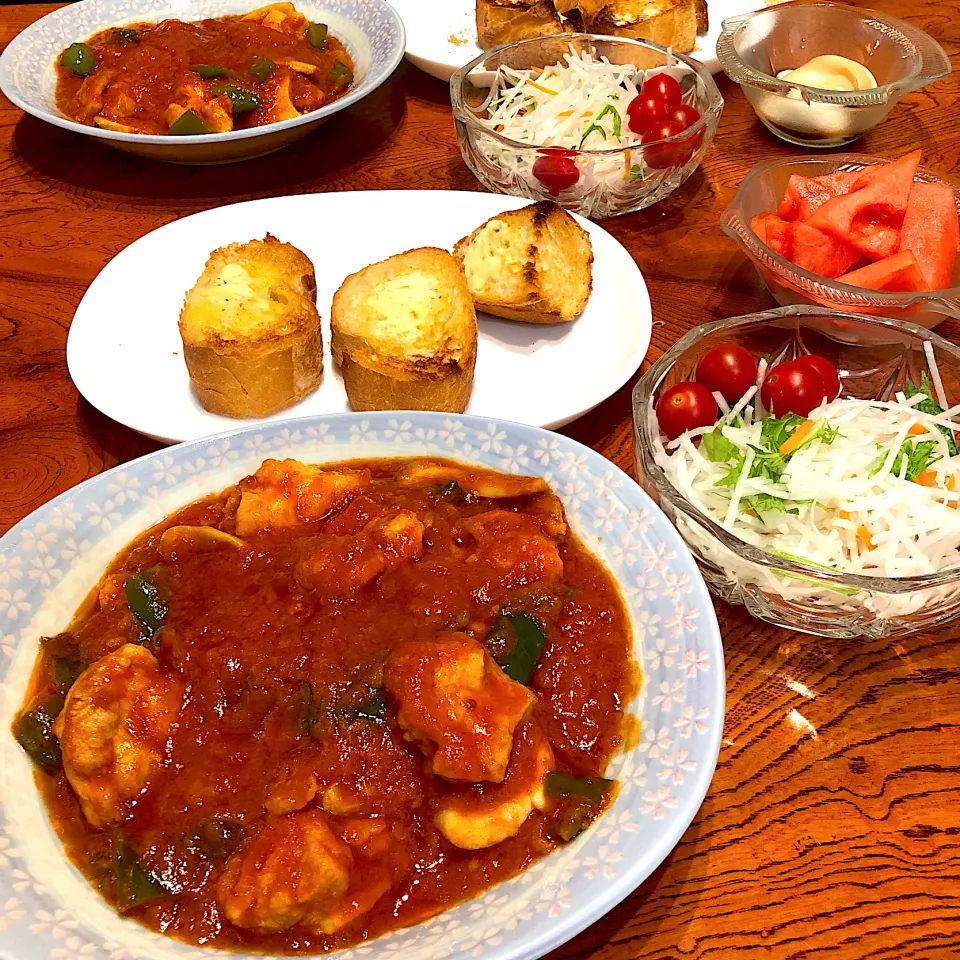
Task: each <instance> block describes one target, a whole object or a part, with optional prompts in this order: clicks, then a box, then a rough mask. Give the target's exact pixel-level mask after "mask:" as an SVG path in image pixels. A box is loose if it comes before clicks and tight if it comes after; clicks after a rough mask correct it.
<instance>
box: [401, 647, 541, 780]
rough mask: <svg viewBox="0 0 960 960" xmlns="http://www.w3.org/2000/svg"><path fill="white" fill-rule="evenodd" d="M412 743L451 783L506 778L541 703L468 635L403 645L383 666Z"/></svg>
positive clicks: (438, 774)
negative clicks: (520, 728) (516, 743)
mask: <svg viewBox="0 0 960 960" xmlns="http://www.w3.org/2000/svg"><path fill="white" fill-rule="evenodd" d="M384 686H385V687H386V690H387V693H388V694H389V695H390V697H391V698H392V699H393V700H394V702H395V703H396V704H397V708H398V717H397V719H398V721H399V723H400V726H401V728H402V729H403V730H404V732H405V735H406V737H407V739H408V740H413V741H416V742H417V743H418V744H419V745H420V747H421V748H422V749H423V751H424V752H425V753H426V754H427V756H428V757H430V767H431V769H432V770H433V772H434V773H435V774H436V775H437V776H439V777H444V778H445V779H447V780H468V781H470V782H474V783H476V782H478V781H481V780H491V781H493V782H494V783H499V782H501V781H502V780H503V778H504V775H505V774H506V771H507V764H508V763H509V761H510V751H511V749H512V748H513V733H514V730H515V729H516V728H517V725H518V724H519V723H520V722H521V720H522V719H523V718H524V716H525V715H526V714H527V712H528V711H529V710H530V708H531V707H532V706H533V704H534V703H535V701H536V697H535V696H534V694H533V693H532V692H531V691H530V690H528V689H527V688H526V687H525V686H523V684H520V683H517V682H516V681H515V680H511V679H510V678H509V677H508V676H507V675H506V674H505V673H504V672H503V670H501V669H500V667H498V666H497V664H496V663H495V662H494V660H493V658H492V657H491V656H490V654H488V653H487V652H486V650H485V649H484V647H483V646H482V645H481V644H480V643H478V642H477V641H476V640H474V639H473V638H472V637H470V636H469V635H468V634H465V633H452V634H448V635H447V636H446V637H444V638H442V639H440V640H429V641H419V640H415V641H410V642H408V643H404V644H402V645H401V646H400V647H398V648H397V649H396V650H395V651H394V653H393V654H392V655H391V656H390V659H389V660H388V661H387V663H386V667H385V668H384Z"/></svg>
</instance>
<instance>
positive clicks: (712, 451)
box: [700, 424, 743, 463]
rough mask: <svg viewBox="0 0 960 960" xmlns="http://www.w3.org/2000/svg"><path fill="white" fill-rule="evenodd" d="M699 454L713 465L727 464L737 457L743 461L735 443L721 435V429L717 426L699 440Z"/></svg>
mask: <svg viewBox="0 0 960 960" xmlns="http://www.w3.org/2000/svg"><path fill="white" fill-rule="evenodd" d="M700 452H701V453H702V454H703V455H704V456H705V457H706V458H707V459H708V460H710V461H712V462H713V463H729V462H730V461H731V460H735V459H736V458H737V457H739V458H740V460H741V462H742V461H743V455H742V454H741V453H740V450H739V448H738V447H737V445H736V444H735V443H733V442H732V441H730V440H728V439H727V438H726V437H725V436H724V435H723V427H722V426H720V424H717V426H715V427H714V428H713V430H712V431H711V432H710V433H705V434H703V436H701V438H700Z"/></svg>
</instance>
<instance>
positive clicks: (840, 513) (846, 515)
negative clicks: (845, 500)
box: [837, 510, 850, 520]
mask: <svg viewBox="0 0 960 960" xmlns="http://www.w3.org/2000/svg"><path fill="white" fill-rule="evenodd" d="M837 516H838V517H839V518H840V519H841V520H849V519H850V514H849V513H847V511H846V510H838V511H837Z"/></svg>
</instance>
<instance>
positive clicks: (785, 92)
mask: <svg viewBox="0 0 960 960" xmlns="http://www.w3.org/2000/svg"><path fill="white" fill-rule="evenodd" d="M825 54H835V55H838V56H842V57H847V58H848V59H850V60H854V61H856V62H857V63H861V64H863V65H864V66H865V67H867V69H869V70H870V72H871V73H872V74H873V75H874V77H875V79H876V81H877V87H876V89H873V90H862V91H853V92H849V91H835V90H823V89H820V88H818V87H809V86H807V85H806V84H801V83H791V82H790V81H788V80H778V79H777V74H778V73H780V72H781V71H783V70H792V69H795V68H796V67H799V66H802V65H803V64H804V63H806V62H807V61H808V60H812V59H813V58H814V57H818V56H821V55H825ZM717 57H718V59H719V60H720V63H721V65H722V66H723V70H724V72H725V73H726V75H727V76H728V77H729V78H730V79H731V80H733V81H734V82H735V83H739V84H740V86H741V87H742V88H743V92H744V95H745V96H746V98H747V100H749V101H750V104H751V106H752V107H753V109H754V110H755V111H756V114H757V116H758V117H759V118H760V121H761V123H763V124H764V126H766V127H767V129H768V130H770V131H771V132H772V133H774V134H776V136H778V137H780V139H781V140H786V141H787V143H795V144H799V145H800V146H804V147H839V146H842V145H843V144H845V143H850V142H851V141H852V140H856V139H857V137H859V136H860V135H861V134H863V133H866V131H867V130H870V129H872V128H873V127H875V126H876V125H877V124H878V123H879V122H880V121H881V120H882V119H883V118H884V117H885V116H886V115H887V114H888V113H889V112H890V111H891V110H892V109H893V107H894V106H895V105H896V103H897V101H898V100H899V99H900V98H901V97H902V96H903V95H904V94H905V93H909V92H910V91H911V90H916V89H917V88H918V87H923V86H925V85H926V84H928V83H931V82H932V81H934V80H939V79H940V78H941V77H945V76H946V75H947V74H948V73H949V72H950V60H949V59H948V58H947V55H946V54H945V53H944V52H943V48H942V47H941V46H940V44H938V43H937V42H936V40H934V39H933V37H931V36H929V35H928V34H926V33H924V32H923V31H922V30H918V29H917V28H916V27H912V26H910V24H908V23H904V21H903V20H898V19H897V18H896V17H890V16H888V15H887V14H885V13H878V12H877V11H875V10H867V9H864V8H861V7H848V6H838V5H835V4H832V3H788V4H783V5H778V6H775V7H770V8H769V9H766V10H759V11H757V12H755V13H748V14H744V15H743V16H739V17H730V18H729V19H727V20H724V21H723V30H722V33H721V35H720V39H719V40H718V41H717Z"/></svg>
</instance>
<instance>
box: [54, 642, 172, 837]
mask: <svg viewBox="0 0 960 960" xmlns="http://www.w3.org/2000/svg"><path fill="white" fill-rule="evenodd" d="M182 702H183V687H182V685H181V684H180V682H179V680H177V679H174V678H172V677H168V676H165V675H164V674H163V673H161V672H160V669H159V667H158V665H157V660H156V658H155V657H154V656H153V654H152V653H150V651H149V650H147V649H145V648H144V647H141V646H138V645H137V644H134V643H127V644H124V645H123V646H122V647H120V648H119V649H118V650H115V651H114V652H113V653H110V654H107V656H105V657H102V658H101V659H100V660H98V661H97V662H96V663H94V664H92V665H91V666H90V667H88V668H87V669H86V670H85V671H84V672H83V673H82V674H80V676H79V677H78V678H77V681H76V683H74V685H73V686H72V687H71V688H70V692H69V693H68V694H67V698H66V702H65V703H64V706H63V710H61V712H60V716H59V717H57V721H56V723H55V724H54V728H53V730H54V733H55V734H56V736H57V737H58V738H59V740H60V750H61V753H62V755H63V772H64V773H65V774H66V777H67V780H68V781H69V782H70V786H71V787H73V789H74V792H75V793H76V794H77V797H78V799H79V800H80V807H81V809H82V810H83V814H84V816H85V817H86V818H87V820H88V821H89V822H90V824H91V826H94V827H104V826H107V825H109V824H111V823H116V822H117V821H118V820H120V819H122V818H123V815H124V804H125V803H126V802H127V801H129V800H132V799H134V798H135V797H136V796H137V795H138V794H139V793H140V792H141V791H142V790H143V788H144V787H145V786H146V784H147V782H148V780H149V779H150V777H151V776H152V774H153V773H154V772H155V771H156V770H157V769H158V768H159V767H160V765H161V764H162V763H163V760H164V754H165V750H166V743H167V739H168V737H169V736H170V731H171V728H172V726H173V724H174V721H175V720H176V719H177V715H178V714H179V712H180V707H181V704H182Z"/></svg>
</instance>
